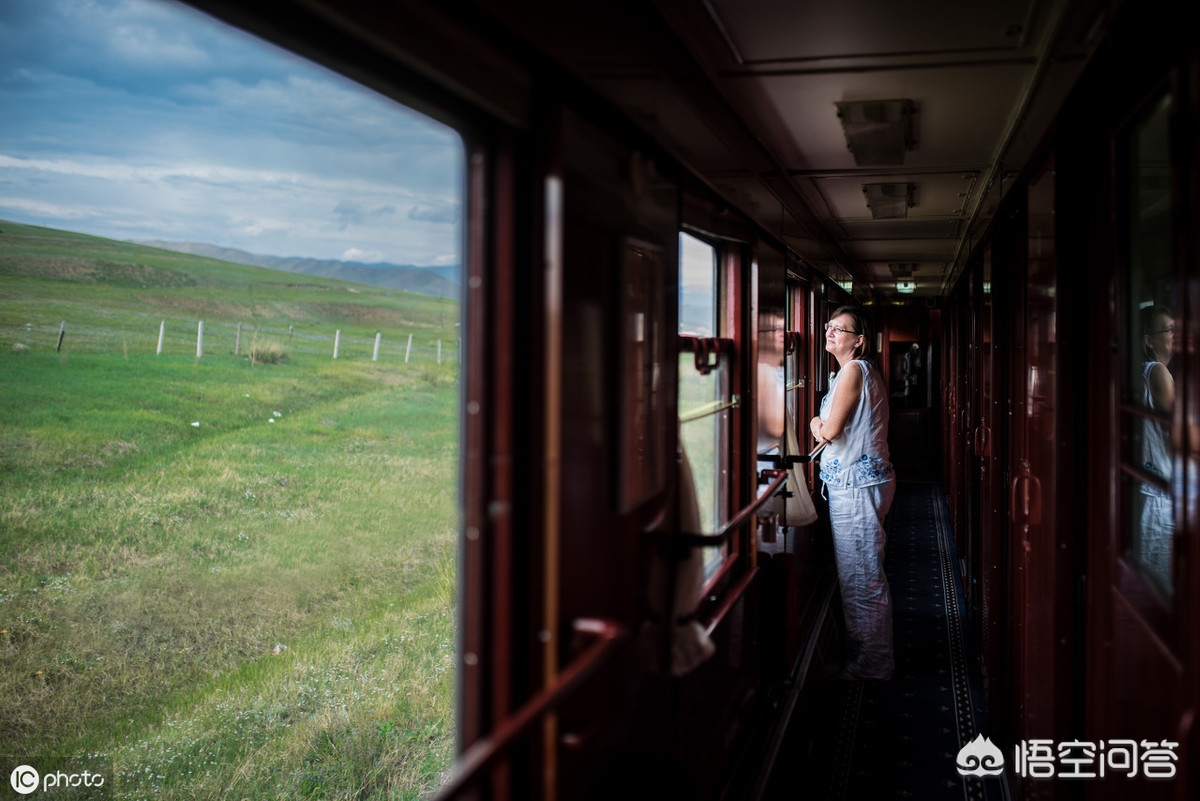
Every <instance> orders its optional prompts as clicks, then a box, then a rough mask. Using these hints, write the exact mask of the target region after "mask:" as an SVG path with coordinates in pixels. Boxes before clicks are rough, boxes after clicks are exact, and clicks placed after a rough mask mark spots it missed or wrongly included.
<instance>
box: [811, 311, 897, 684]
mask: <svg viewBox="0 0 1200 801" xmlns="http://www.w3.org/2000/svg"><path fill="white" fill-rule="evenodd" d="M872 336H873V334H872V331H871V327H870V319H869V317H868V315H867V311H866V309H863V308H862V307H860V306H842V307H841V308H840V309H838V310H837V311H835V312H834V313H833V316H832V317H831V318H830V320H829V322H828V323H826V325H825V350H827V351H829V353H830V354H832V355H833V357H834V358H835V359H836V360H837V363H838V372H837V375H836V376H834V377H833V379H832V380H831V381H830V384H829V391H828V392H827V393H826V394H825V397H824V398H823V399H822V401H821V414H820V416H818V417H814V418H813V419H812V420H811V421H810V422H809V429H810V430H811V431H812V435H813V437H814V438H815V439H816V440H817V442H818V443H821V442H828V445H827V446H826V447H825V450H824V452H823V453H822V455H821V480H822V481H824V482H825V492H826V497H827V498H828V500H829V522H830V526H831V528H832V529H833V544H834V554H835V556H836V558H837V568H838V581H839V583H840V584H841V590H842V611H843V614H844V616H845V620H846V648H847V652H846V668H845V670H844V671H843V673H842V677H843V678H851V679H888V678H891V676H892V668H893V658H892V610H891V598H890V593H889V592H888V584H887V577H886V576H885V575H884V573H883V549H884V543H885V539H886V534H885V532H884V530H883V520H884V517H885V516H886V515H887V513H888V510H889V509H890V508H891V506H892V498H893V496H894V495H895V492H896V480H895V473H894V471H893V470H892V463H891V461H890V460H889V454H888V443H887V438H888V398H887V391H886V389H885V388H884V386H883V378H882V377H881V376H880V374H879V371H878V370H877V369H876V368H875V366H874V365H873V364H872V363H871V362H869V361H867V357H868V356H870V355H871V339H872Z"/></svg>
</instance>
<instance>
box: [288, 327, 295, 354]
mask: <svg viewBox="0 0 1200 801" xmlns="http://www.w3.org/2000/svg"><path fill="white" fill-rule="evenodd" d="M294 333H295V331H293V330H292V326H290V325H289V326H288V350H289V351H291V349H292V334H294Z"/></svg>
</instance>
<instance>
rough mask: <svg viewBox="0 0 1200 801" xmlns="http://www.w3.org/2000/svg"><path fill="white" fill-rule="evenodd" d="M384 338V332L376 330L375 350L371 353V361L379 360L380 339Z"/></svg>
mask: <svg viewBox="0 0 1200 801" xmlns="http://www.w3.org/2000/svg"><path fill="white" fill-rule="evenodd" d="M382 338H383V332H382V331H376V332H375V352H374V353H373V354H371V361H373V362H377V361H379V340H380V339H382Z"/></svg>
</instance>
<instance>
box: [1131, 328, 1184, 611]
mask: <svg viewBox="0 0 1200 801" xmlns="http://www.w3.org/2000/svg"><path fill="white" fill-rule="evenodd" d="M1141 324H1142V354H1143V357H1144V358H1143V361H1142V404H1143V405H1144V406H1145V407H1146V408H1148V409H1151V410H1152V411H1154V412H1157V413H1158V414H1159V416H1160V417H1161V418H1168V419H1169V418H1170V416H1171V413H1172V411H1173V410H1174V408H1175V379H1174V378H1173V377H1172V376H1171V371H1170V368H1169V366H1168V365H1170V363H1171V357H1172V356H1173V355H1174V352H1175V318H1174V317H1173V316H1172V314H1171V310H1170V309H1168V308H1166V307H1164V306H1150V307H1148V308H1145V309H1143V310H1142V314H1141ZM1141 447H1142V467H1144V468H1145V469H1146V471H1147V472H1149V473H1152V474H1154V475H1156V476H1158V477H1159V478H1161V479H1162V480H1163V483H1164V484H1166V483H1168V482H1169V481H1170V480H1171V431H1170V426H1168V425H1167V424H1165V423H1163V422H1161V421H1160V420H1159V419H1147V420H1144V421H1143V425H1142V443H1141ZM1141 495H1142V510H1141V526H1140V527H1139V530H1138V531H1137V532H1136V536H1137V542H1135V544H1134V553H1135V554H1137V557H1138V559H1139V560H1140V561H1141V563H1142V564H1143V565H1145V566H1146V568H1147V569H1148V570H1149V571H1150V573H1151V575H1153V576H1154V577H1155V579H1157V580H1158V582H1159V583H1160V585H1161V586H1162V588H1163V589H1164V590H1166V591H1167V593H1168V594H1169V593H1171V592H1173V591H1174V588H1173V586H1172V582H1171V547H1172V536H1173V535H1174V532H1175V512H1174V508H1173V503H1172V500H1171V495H1170V493H1169V492H1167V490H1165V489H1163V488H1162V487H1160V486H1156V485H1153V484H1146V483H1142V484H1141Z"/></svg>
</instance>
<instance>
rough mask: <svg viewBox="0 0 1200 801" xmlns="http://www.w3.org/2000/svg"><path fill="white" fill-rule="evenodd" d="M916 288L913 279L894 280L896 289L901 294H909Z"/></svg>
mask: <svg viewBox="0 0 1200 801" xmlns="http://www.w3.org/2000/svg"><path fill="white" fill-rule="evenodd" d="M916 290H917V283H916V282H915V281H897V282H896V291H897V292H899V293H901V294H903V295H911V294H912V293H913V292H915V291H916Z"/></svg>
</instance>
